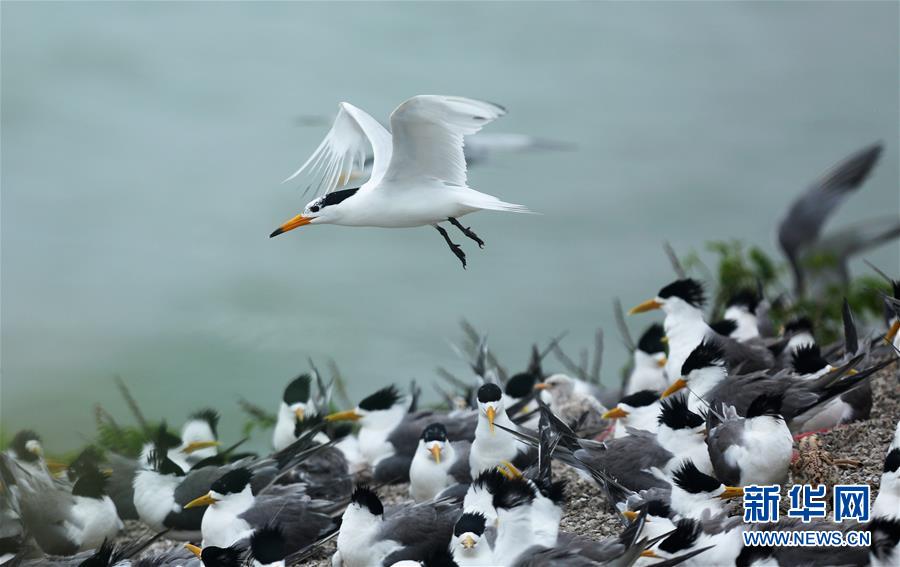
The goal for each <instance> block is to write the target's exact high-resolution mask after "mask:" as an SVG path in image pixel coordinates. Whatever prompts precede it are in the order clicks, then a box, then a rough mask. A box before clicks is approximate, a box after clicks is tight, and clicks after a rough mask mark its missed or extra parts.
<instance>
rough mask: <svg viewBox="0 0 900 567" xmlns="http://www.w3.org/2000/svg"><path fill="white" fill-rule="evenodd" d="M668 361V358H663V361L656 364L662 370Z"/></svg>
mask: <svg viewBox="0 0 900 567" xmlns="http://www.w3.org/2000/svg"><path fill="white" fill-rule="evenodd" d="M668 361H669V359H667V358H666V357H662V358H661V359H659V360H658V361H657V362H656V365H657V366H659V367H660V368H662V367H663V366H665V365H666V362H668Z"/></svg>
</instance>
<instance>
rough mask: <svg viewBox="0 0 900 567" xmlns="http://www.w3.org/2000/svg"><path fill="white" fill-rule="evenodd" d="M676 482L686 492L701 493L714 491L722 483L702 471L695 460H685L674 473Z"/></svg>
mask: <svg viewBox="0 0 900 567" xmlns="http://www.w3.org/2000/svg"><path fill="white" fill-rule="evenodd" d="M672 476H673V477H674V479H675V484H677V485H678V487H679V488H681V489H682V490H684V491H685V492H690V493H691V494H699V493H701V492H713V491H714V490H716V489H717V488H719V487H720V486H722V483H721V482H719V481H718V480H716V479H714V478H713V477H711V476H709V475H708V474H704V473H702V472H700V469H698V468H697V465H695V464H694V461H684V462H683V463H682V464H681V467H680V468H679V469H678V470H676V471H675V472H674V473H673V475H672Z"/></svg>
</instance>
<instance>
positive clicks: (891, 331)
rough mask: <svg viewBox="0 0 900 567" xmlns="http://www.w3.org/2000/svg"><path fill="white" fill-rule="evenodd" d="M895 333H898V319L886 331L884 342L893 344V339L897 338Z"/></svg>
mask: <svg viewBox="0 0 900 567" xmlns="http://www.w3.org/2000/svg"><path fill="white" fill-rule="evenodd" d="M897 331H900V319H897V320H896V321H894V324H893V325H891V328H890V329H888V332H887V334H886V335H885V336H884V340H885V341H887V342H889V343H891V342H894V337H896V336H897Z"/></svg>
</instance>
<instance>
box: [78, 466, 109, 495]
mask: <svg viewBox="0 0 900 567" xmlns="http://www.w3.org/2000/svg"><path fill="white" fill-rule="evenodd" d="M72 495H73V496H84V497H85V498H103V496H104V495H106V476H105V475H104V474H103V473H101V472H100V469H98V468H97V467H96V465H94V466H91V465H85V466H83V467H82V472H81V475H80V476H79V477H78V480H76V481H75V485H74V486H72Z"/></svg>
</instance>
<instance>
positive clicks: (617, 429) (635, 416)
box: [602, 390, 660, 439]
mask: <svg viewBox="0 0 900 567" xmlns="http://www.w3.org/2000/svg"><path fill="white" fill-rule="evenodd" d="M659 392H660V391H659V390H640V391H638V392H633V393H631V394H628V395H626V396H625V397H624V398H622V399H621V400H619V403H617V404H616V406H615V407H614V408H612V409H610V410H609V411H607V412H606V413H604V414H603V416H602V417H603V419H607V420H614V421H613V438H614V439H618V438H620V437H625V436H626V435H628V434H629V433H628V432H629V430H632V429H634V430H639V431H649V432H650V433H656V430H657V428H658V427H659V421H658V420H657V418H658V417H659V411H660V405H659Z"/></svg>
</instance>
